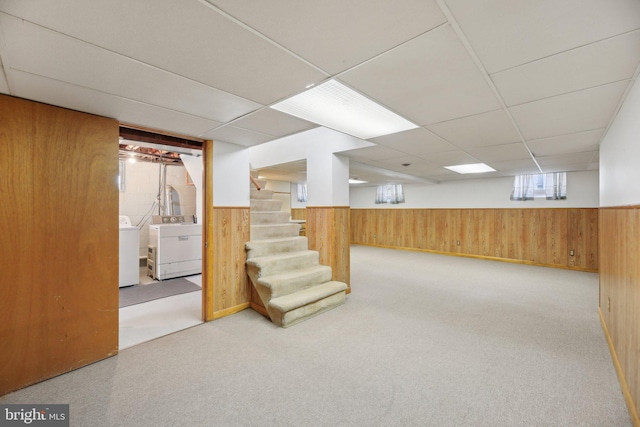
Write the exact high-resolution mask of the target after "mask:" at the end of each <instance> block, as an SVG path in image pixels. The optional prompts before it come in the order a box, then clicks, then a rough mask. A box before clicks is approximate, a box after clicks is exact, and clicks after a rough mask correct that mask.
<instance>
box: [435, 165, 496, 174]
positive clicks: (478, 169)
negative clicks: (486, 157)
mask: <svg viewBox="0 0 640 427" xmlns="http://www.w3.org/2000/svg"><path fill="white" fill-rule="evenodd" d="M444 168H445V169H449V170H450V171H454V172H457V173H462V174H466V173H485V172H495V171H496V170H495V169H494V168H492V167H491V166H489V165H485V164H484V163H471V164H468V165H455V166H445V167H444Z"/></svg>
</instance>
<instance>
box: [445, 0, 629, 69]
mask: <svg viewBox="0 0 640 427" xmlns="http://www.w3.org/2000/svg"><path fill="white" fill-rule="evenodd" d="M445 2H446V4H447V5H448V6H449V9H450V10H451V12H452V14H453V15H454V17H455V20H456V21H457V22H458V24H459V25H460V27H461V28H462V31H463V32H464V34H465V36H466V37H467V39H468V40H469V42H470V44H471V46H472V47H473V49H474V51H475V52H476V53H477V55H478V56H479V58H480V60H481V61H482V63H483V64H484V66H485V68H486V69H487V71H488V72H489V73H494V72H497V71H501V70H505V69H507V68H511V67H515V66H517V65H520V64H524V63H527V62H531V61H534V60H536V59H540V58H544V57H547V56H550V55H553V54H555V53H559V52H564V51H567V50H570V49H573V48H576V47H579V46H584V45H586V44H589V43H593V42H596V41H598V40H602V39H605V38H608V37H612V36H615V35H618V34H623V33H626V32H629V31H632V30H635V29H638V28H640V2H638V1H637V0H562V1H557V0H536V1H531V0H484V1H481V2H480V1H477V0H445Z"/></svg>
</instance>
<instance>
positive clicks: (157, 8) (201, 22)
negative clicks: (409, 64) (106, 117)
mask: <svg viewBox="0 0 640 427" xmlns="http://www.w3.org/2000/svg"><path fill="white" fill-rule="evenodd" d="M26 3H30V4H26ZM41 6H42V5H37V4H35V3H31V2H22V1H12V0H7V1H4V2H3V4H2V8H3V10H7V11H10V12H11V13H12V14H14V15H16V16H19V17H21V18H25V19H27V20H30V21H33V22H35V23H38V24H40V25H43V26H45V27H48V28H51V29H54V30H56V31H59V32H61V33H63V34H68V35H70V36H72V37H74V38H77V39H81V40H86V41H87V42H89V43H91V44H94V45H96V46H100V47H104V48H106V49H108V50H111V51H114V52H117V53H120V54H122V55H125V56H128V57H131V58H135V59H137V60H139V61H142V62H144V63H147V64H151V65H154V66H156V67H159V68H162V69H164V70H167V71H170V72H172V73H175V74H178V75H181V76H184V77H187V78H189V79H192V80H195V81H198V82H200V83H204V84H206V85H208V86H211V87H215V88H217V89H220V90H223V91H225V92H229V93H232V94H235V95H238V96H241V97H243V98H246V99H250V100H252V101H255V102H258V103H260V104H264V105H267V104H270V103H273V102H275V101H276V100H279V99H282V98H284V97H287V96H289V95H291V94H292V93H295V92H298V91H300V90H303V89H304V87H305V86H306V85H308V84H310V83H318V82H319V81H322V80H324V79H325V78H326V77H327V75H326V73H322V72H320V71H318V70H317V69H315V68H313V67H312V66H310V65H308V64H305V63H304V62H303V61H300V60H299V59H297V58H296V57H294V56H293V55H291V54H289V53H287V52H285V51H284V50H283V49H281V48H279V47H277V46H275V45H274V44H273V43H271V42H269V41H267V40H265V39H264V38H263V37H261V36H259V35H257V34H255V33H254V32H252V31H250V30H248V29H247V28H245V27H243V26H242V25H240V24H238V23H236V22H233V21H232V20H229V19H228V18H227V17H225V16H223V15H221V14H220V13H219V12H218V11H216V10H214V8H212V7H211V6H208V5H205V4H204V3H201V2H198V1H182V2H176V1H173V0H137V1H134V2H132V1H129V0H110V1H107V2H86V1H79V0H59V1H57V2H56V5H55V7H41ZM283 76H286V78H282V77H283Z"/></svg>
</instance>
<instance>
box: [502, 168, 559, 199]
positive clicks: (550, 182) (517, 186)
mask: <svg viewBox="0 0 640 427" xmlns="http://www.w3.org/2000/svg"><path fill="white" fill-rule="evenodd" d="M510 198H511V200H518V201H525V200H533V199H546V200H565V199H566V198H567V173H566V172H555V173H541V174H535V175H518V176H516V177H515V179H514V182H513V189H512V190H511V197H510Z"/></svg>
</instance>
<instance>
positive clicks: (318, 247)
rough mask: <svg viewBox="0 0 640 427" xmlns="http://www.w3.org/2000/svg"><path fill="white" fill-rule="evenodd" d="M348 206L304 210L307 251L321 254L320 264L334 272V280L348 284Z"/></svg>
mask: <svg viewBox="0 0 640 427" xmlns="http://www.w3.org/2000/svg"><path fill="white" fill-rule="evenodd" d="M349 211H350V209H349V207H348V206H332V207H307V238H308V239H309V249H311V250H314V251H318V252H320V264H322V265H328V266H330V267H331V268H332V269H333V280H337V281H340V282H344V283H346V284H347V285H348V286H349V288H348V289H347V293H349V292H350V291H351V287H350V286H351V285H350V268H351V266H350V246H349V245H350V243H349V226H350V220H349Z"/></svg>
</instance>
